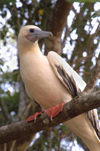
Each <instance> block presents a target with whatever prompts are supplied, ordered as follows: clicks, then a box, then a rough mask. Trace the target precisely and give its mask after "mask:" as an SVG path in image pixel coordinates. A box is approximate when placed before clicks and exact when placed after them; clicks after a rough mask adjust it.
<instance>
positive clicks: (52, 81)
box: [22, 67, 71, 108]
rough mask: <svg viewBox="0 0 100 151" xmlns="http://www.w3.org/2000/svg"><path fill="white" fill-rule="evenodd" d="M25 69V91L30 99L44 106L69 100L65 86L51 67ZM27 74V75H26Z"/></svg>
mask: <svg viewBox="0 0 100 151" xmlns="http://www.w3.org/2000/svg"><path fill="white" fill-rule="evenodd" d="M30 72H31V73H29V71H27V70H26V71H25V72H24V76H23V74H22V77H23V79H24V83H25V87H26V91H27V93H28V95H29V97H30V98H31V99H33V98H34V99H35V100H36V101H37V102H38V103H39V104H40V105H41V106H43V107H44V108H49V107H52V106H55V105H56V104H61V103H62V102H63V101H66V102H67V101H69V100H71V96H70V95H69V94H68V93H67V90H66V89H65V87H64V86H63V85H62V84H61V82H60V81H59V79H58V78H57V77H56V75H55V74H54V72H53V71H52V69H51V67H49V68H45V70H39V69H38V68H37V69H35V70H34V71H30ZM27 74H28V76H27Z"/></svg>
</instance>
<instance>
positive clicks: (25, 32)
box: [18, 25, 52, 44]
mask: <svg viewBox="0 0 100 151" xmlns="http://www.w3.org/2000/svg"><path fill="white" fill-rule="evenodd" d="M49 36H52V33H51V32H47V31H43V30H41V29H40V28H39V27H37V26H34V25H27V26H23V27H22V28H21V29H20V32H19V35H18V43H20V42H21V43H22V44H23V43H24V44H25V43H29V44H31V43H35V42H37V41H38V40H39V39H42V38H46V37H49Z"/></svg>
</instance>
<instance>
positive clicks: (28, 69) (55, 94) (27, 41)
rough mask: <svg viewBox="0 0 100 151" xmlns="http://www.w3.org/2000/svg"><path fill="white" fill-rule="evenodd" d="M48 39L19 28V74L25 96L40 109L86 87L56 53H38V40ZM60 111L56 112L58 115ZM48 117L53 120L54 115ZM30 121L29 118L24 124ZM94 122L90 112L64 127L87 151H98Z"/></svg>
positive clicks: (99, 136) (43, 34)
mask: <svg viewBox="0 0 100 151" xmlns="http://www.w3.org/2000/svg"><path fill="white" fill-rule="evenodd" d="M51 35H52V33H51V32H46V31H42V30H41V29H40V28H38V27H36V26H33V25H27V26H24V27H22V28H21V30H20V32H19V35H18V54H19V59H20V73H21V77H22V79H23V82H24V84H25V88H26V92H27V94H28V96H29V97H30V98H31V99H33V98H34V99H35V100H36V101H37V102H38V103H39V104H40V105H41V106H42V107H44V109H48V108H52V107H54V106H56V105H57V104H62V103H64V102H65V103H66V102H68V101H71V99H72V98H73V97H75V96H78V95H79V93H80V92H82V91H83V90H84V88H85V86H86V83H85V82H84V81H83V80H82V79H81V77H80V76H79V75H78V74H77V73H76V72H75V71H74V70H73V69H72V68H71V67H70V66H69V64H67V63H66V62H65V61H64V59H63V58H61V57H60V56H59V55H58V54H57V53H56V52H53V51H50V52H49V53H48V55H47V56H44V55H43V54H42V53H41V51H40V48H39V46H38V40H39V39H41V38H45V37H49V36H51ZM55 109H56V108H55ZM61 109H62V106H61V108H60V110H61ZM60 110H59V109H58V113H59V112H60ZM51 116H55V113H53V114H52V115H51ZM30 120H31V119H30V118H29V119H28V121H30ZM97 120H98V118H97V113H96V110H93V111H91V114H87V113H84V114H81V115H79V116H77V117H75V118H73V119H71V120H69V121H67V122H65V124H66V125H67V126H68V127H69V128H70V129H71V130H72V131H73V132H74V133H75V134H76V135H78V136H79V137H80V138H81V139H82V140H83V142H84V143H85V144H86V145H87V147H88V148H89V149H90V151H100V133H99V128H98V123H97Z"/></svg>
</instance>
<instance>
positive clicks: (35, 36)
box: [26, 30, 53, 42]
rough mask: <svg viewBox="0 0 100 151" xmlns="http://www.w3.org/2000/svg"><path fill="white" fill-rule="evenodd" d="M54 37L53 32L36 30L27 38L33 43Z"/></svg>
mask: <svg viewBox="0 0 100 151" xmlns="http://www.w3.org/2000/svg"><path fill="white" fill-rule="evenodd" d="M51 36H53V34H52V32H48V31H43V30H35V31H34V32H33V33H30V34H28V35H27V36H26V38H27V39H28V40H30V41H32V42H34V41H36V40H39V39H42V38H46V37H51Z"/></svg>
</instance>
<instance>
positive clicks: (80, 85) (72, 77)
mask: <svg viewBox="0 0 100 151" xmlns="http://www.w3.org/2000/svg"><path fill="white" fill-rule="evenodd" d="M47 58H48V60H49V63H50V65H51V66H52V68H53V70H54V72H55V74H56V76H57V77H58V78H59V80H60V81H61V82H62V84H63V85H64V86H65V87H66V89H67V91H68V92H69V94H70V95H71V96H72V97H75V96H78V94H79V92H80V91H81V92H82V91H83V90H84V88H85V87H86V83H85V82H84V81H83V80H82V79H81V77H80V76H79V75H78V74H77V73H76V72H75V71H74V70H73V69H72V68H71V67H70V65H69V64H68V63H67V62H65V60H64V59H62V58H61V57H60V56H59V55H58V54H57V53H55V52H53V51H50V52H49V53H48V56H47ZM87 117H88V119H89V120H90V122H91V124H92V126H93V127H94V129H95V131H96V134H97V136H98V137H99V138H100V127H99V120H98V115H97V111H96V109H94V110H91V111H89V112H87Z"/></svg>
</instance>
